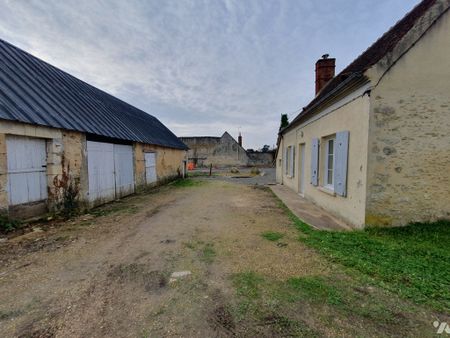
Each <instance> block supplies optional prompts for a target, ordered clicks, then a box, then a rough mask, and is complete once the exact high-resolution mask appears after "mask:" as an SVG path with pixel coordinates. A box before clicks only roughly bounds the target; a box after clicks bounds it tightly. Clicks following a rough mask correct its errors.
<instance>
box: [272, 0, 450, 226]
mask: <svg viewBox="0 0 450 338" xmlns="http://www.w3.org/2000/svg"><path fill="white" fill-rule="evenodd" d="M449 6H450V1H449V0H424V1H422V2H421V3H420V4H419V5H417V6H416V7H415V8H414V9H413V10H412V11H411V12H409V13H408V14H407V15H406V16H405V17H404V18H403V19H402V20H400V21H399V22H397V23H396V24H395V26H393V27H392V28H391V29H390V30H389V31H388V32H387V33H385V34H384V35H383V36H382V37H381V38H380V39H379V40H377V41H376V42H375V43H374V44H373V45H372V46H371V47H369V48H368V49H367V50H366V51H365V52H364V53H363V54H361V55H360V56H359V57H358V58H357V59H356V60H355V61H353V62H352V63H351V64H350V65H348V66H347V67H346V68H345V69H344V70H343V71H342V72H340V73H339V74H338V75H336V76H334V66H335V60H334V59H332V58H329V57H328V56H327V55H324V57H323V58H322V59H320V60H319V61H318V62H317V63H316V96H315V98H314V99H313V100H312V101H311V102H310V103H309V104H308V105H307V106H306V107H305V108H304V109H303V110H302V112H301V113H300V114H299V115H298V116H297V117H295V119H294V120H293V121H292V122H291V123H290V124H289V126H288V127H286V128H285V129H284V130H282V131H281V132H280V133H279V148H278V149H279V151H278V153H277V180H278V182H279V183H282V184H284V185H286V186H287V187H289V188H291V189H293V190H294V191H296V192H298V193H299V194H301V195H302V196H303V197H304V198H306V199H308V200H311V201H313V202H314V203H316V204H318V205H319V206H322V207H323V208H325V209H327V210H328V211H330V212H332V213H334V214H335V215H337V216H339V217H341V218H342V219H344V220H346V221H347V222H348V223H350V224H352V225H353V226H355V227H358V228H362V227H364V226H371V225H377V226H397V225H404V224H407V223H410V222H415V221H433V220H436V219H439V218H449V217H450V132H449V131H450V57H449V55H450V11H449Z"/></svg>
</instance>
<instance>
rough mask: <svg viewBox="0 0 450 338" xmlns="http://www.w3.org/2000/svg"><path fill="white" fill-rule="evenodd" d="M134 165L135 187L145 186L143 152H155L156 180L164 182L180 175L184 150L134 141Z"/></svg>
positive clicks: (184, 154) (184, 156)
mask: <svg viewBox="0 0 450 338" xmlns="http://www.w3.org/2000/svg"><path fill="white" fill-rule="evenodd" d="M133 148H134V166H135V173H134V176H135V182H136V188H137V189H138V190H139V189H140V188H143V187H145V186H146V185H147V184H146V177H145V155H144V154H145V153H146V152H155V153H156V175H157V178H158V181H160V182H164V181H166V180H168V179H171V178H173V177H176V176H179V175H182V173H183V170H184V168H183V165H184V164H183V161H184V160H185V158H186V151H184V150H180V149H172V148H164V147H160V146H155V145H150V144H143V143H135V144H134V146H133Z"/></svg>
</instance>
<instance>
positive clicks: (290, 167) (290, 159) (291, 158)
mask: <svg viewBox="0 0 450 338" xmlns="http://www.w3.org/2000/svg"><path fill="white" fill-rule="evenodd" d="M285 156H286V157H285V174H286V176H288V177H294V167H295V148H294V147H293V146H288V147H287V148H286V152H285Z"/></svg>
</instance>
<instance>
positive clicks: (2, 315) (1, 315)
mask: <svg viewBox="0 0 450 338" xmlns="http://www.w3.org/2000/svg"><path fill="white" fill-rule="evenodd" d="M23 313H24V311H23V310H11V311H1V310H0V321H2V320H7V319H11V318H15V317H18V316H21V315H22V314H23Z"/></svg>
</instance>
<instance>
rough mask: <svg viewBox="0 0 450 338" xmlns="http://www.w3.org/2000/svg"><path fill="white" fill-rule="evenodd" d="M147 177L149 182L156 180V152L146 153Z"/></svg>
mask: <svg viewBox="0 0 450 338" xmlns="http://www.w3.org/2000/svg"><path fill="white" fill-rule="evenodd" d="M145 177H146V180H147V184H148V183H154V182H156V154H155V153H145Z"/></svg>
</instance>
